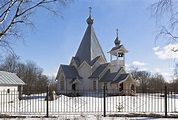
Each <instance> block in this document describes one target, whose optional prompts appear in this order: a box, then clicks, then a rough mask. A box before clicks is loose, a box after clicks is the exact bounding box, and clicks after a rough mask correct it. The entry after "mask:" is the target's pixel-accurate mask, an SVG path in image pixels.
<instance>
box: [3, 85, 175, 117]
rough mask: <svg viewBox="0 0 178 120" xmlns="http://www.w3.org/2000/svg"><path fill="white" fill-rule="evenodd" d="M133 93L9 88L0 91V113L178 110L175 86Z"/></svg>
mask: <svg viewBox="0 0 178 120" xmlns="http://www.w3.org/2000/svg"><path fill="white" fill-rule="evenodd" d="M137 91H138V93H137V92H136V93H135V94H134V95H132V96H124V95H122V96H121V95H120V94H119V92H118V91H117V90H106V89H105V88H104V89H102V90H76V91H73V90H70V91H61V92H60V93H59V94H58V95H55V94H54V92H53V93H52V92H51V91H49V90H48V88H47V89H46V93H41V92H40V91H36V92H35V93H36V94H35V93H34V92H33V93H34V94H31V95H25V94H23V95H21V98H20V99H19V93H18V92H17V91H13V90H11V91H10V92H7V91H6V90H4V91H0V113H1V114H9V115H35V116H41V115H42V116H47V117H48V116H52V115H62V114H63V115H64V114H66V115H68V114H102V115H104V116H106V115H107V114H117V113H161V114H165V117H167V115H168V114H169V113H171V114H172V113H177V112H178V94H176V93H175V89H174V90H173V89H168V88H167V87H165V88H163V89H159V90H158V89H148V90H147V91H146V92H144V93H142V92H141V90H139V89H137ZM47 96H48V97H47Z"/></svg>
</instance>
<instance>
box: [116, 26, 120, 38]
mask: <svg viewBox="0 0 178 120" xmlns="http://www.w3.org/2000/svg"><path fill="white" fill-rule="evenodd" d="M118 32H119V29H118V28H117V29H116V36H117V37H118Z"/></svg>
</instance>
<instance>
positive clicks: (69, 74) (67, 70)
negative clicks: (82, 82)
mask: <svg viewBox="0 0 178 120" xmlns="http://www.w3.org/2000/svg"><path fill="white" fill-rule="evenodd" d="M61 68H62V70H63V72H64V74H65V77H66V78H79V79H81V78H82V77H80V76H79V74H78V72H77V69H76V68H75V67H74V66H70V65H61Z"/></svg>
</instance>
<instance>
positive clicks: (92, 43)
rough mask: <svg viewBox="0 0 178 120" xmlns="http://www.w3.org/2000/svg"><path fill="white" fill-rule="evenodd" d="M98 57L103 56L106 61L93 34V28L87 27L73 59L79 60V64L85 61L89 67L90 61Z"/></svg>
mask: <svg viewBox="0 0 178 120" xmlns="http://www.w3.org/2000/svg"><path fill="white" fill-rule="evenodd" d="M98 56H103V58H104V59H105V61H106V58H105V55H104V53H103V50H102V48H101V46H100V43H99V41H98V38H97V37H96V34H95V32H94V28H93V27H92V25H88V27H87V29H86V32H85V34H84V36H83V39H82V41H81V43H80V46H79V48H78V50H77V53H76V55H75V57H77V58H79V60H80V64H81V63H83V61H86V62H87V63H88V64H89V65H91V64H92V60H93V59H95V58H96V57H98Z"/></svg>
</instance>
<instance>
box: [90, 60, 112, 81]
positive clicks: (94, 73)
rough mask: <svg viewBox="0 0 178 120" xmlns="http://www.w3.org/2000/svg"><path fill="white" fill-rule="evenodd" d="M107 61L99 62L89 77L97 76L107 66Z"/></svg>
mask: <svg viewBox="0 0 178 120" xmlns="http://www.w3.org/2000/svg"><path fill="white" fill-rule="evenodd" d="M108 64H109V63H106V64H101V65H100V66H99V67H97V69H96V70H95V71H94V72H93V73H92V75H91V76H90V77H89V78H98V77H99V75H100V74H101V73H102V72H103V70H104V69H105V68H106V67H107V66H108Z"/></svg>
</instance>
